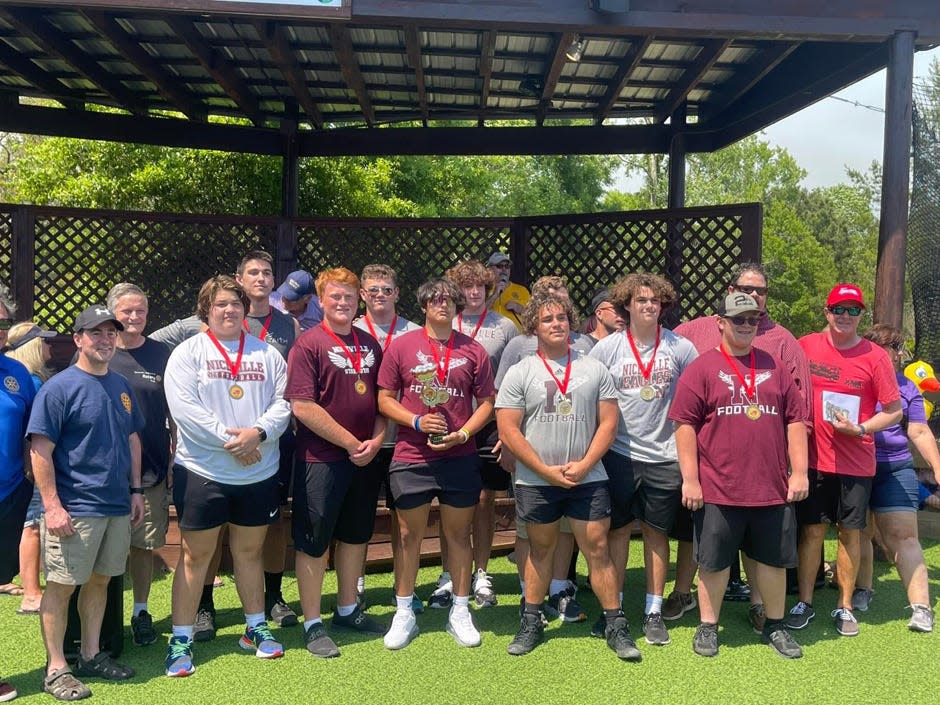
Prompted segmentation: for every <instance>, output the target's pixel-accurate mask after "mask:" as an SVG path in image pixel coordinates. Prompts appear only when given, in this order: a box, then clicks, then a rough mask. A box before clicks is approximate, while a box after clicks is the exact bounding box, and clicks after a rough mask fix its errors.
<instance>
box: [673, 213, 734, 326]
mask: <svg viewBox="0 0 940 705" xmlns="http://www.w3.org/2000/svg"><path fill="white" fill-rule="evenodd" d="M677 231H678V233H679V237H680V240H679V242H681V243H682V247H681V252H680V253H679V256H678V258H677V259H675V260H674V261H672V262H670V265H669V274H668V276H669V278H670V279H671V280H672V282H673V283H674V284H675V285H676V292H677V293H678V295H679V301H680V304H681V308H682V311H681V319H682V320H688V319H690V318H697V317H699V316H706V315H709V314H712V313H714V312H715V309H716V306H717V305H718V302H719V300H720V299H721V297H722V295H723V294H724V292H725V291H726V290H727V286H728V283H729V281H730V278H731V272H732V270H733V269H734V268H735V266H736V265H737V264H738V263H739V262H741V259H742V257H741V251H742V248H741V237H742V229H741V218H740V217H737V216H717V217H712V218H696V219H685V220H679V221H678V222H677ZM678 320H679V318H677V322H678Z"/></svg>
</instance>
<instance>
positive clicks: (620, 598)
mask: <svg viewBox="0 0 940 705" xmlns="http://www.w3.org/2000/svg"><path fill="white" fill-rule="evenodd" d="M617 600H618V604H619V605H620V609H623V593H622V592H618V593H617Z"/></svg>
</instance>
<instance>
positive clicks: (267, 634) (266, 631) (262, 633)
mask: <svg viewBox="0 0 940 705" xmlns="http://www.w3.org/2000/svg"><path fill="white" fill-rule="evenodd" d="M250 632H251V635H252V637H253V639H254V642H255V643H256V644H260V643H261V642H262V641H274V633H273V632H272V631H271V628H270V627H269V626H268V623H267V622H262V623H261V624H259V625H257V626H255V627H253V628H252V629H251V630H250Z"/></svg>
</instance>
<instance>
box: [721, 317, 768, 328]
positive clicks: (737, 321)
mask: <svg viewBox="0 0 940 705" xmlns="http://www.w3.org/2000/svg"><path fill="white" fill-rule="evenodd" d="M727 318H728V320H729V321H731V322H732V323H733V324H734V325H736V326H756V325H757V324H758V323H760V316H728V317H727Z"/></svg>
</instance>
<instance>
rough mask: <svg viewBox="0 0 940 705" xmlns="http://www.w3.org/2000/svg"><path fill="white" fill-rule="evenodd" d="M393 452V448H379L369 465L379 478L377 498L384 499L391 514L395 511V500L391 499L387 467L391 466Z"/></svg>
mask: <svg viewBox="0 0 940 705" xmlns="http://www.w3.org/2000/svg"><path fill="white" fill-rule="evenodd" d="M394 452H395V447H394V446H389V447H388V448H379V452H378V453H376V454H375V460H373V461H372V463H371V465H372V466H374V467H375V471H376V473H377V474H378V478H379V497H383V498H384V499H385V506H386V507H388V508H389V509H391V510H392V511H393V512H394V511H395V498H394V497H392V488H391V487H390V486H389V484H388V467H389V466H390V465H391V464H392V453H394Z"/></svg>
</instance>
